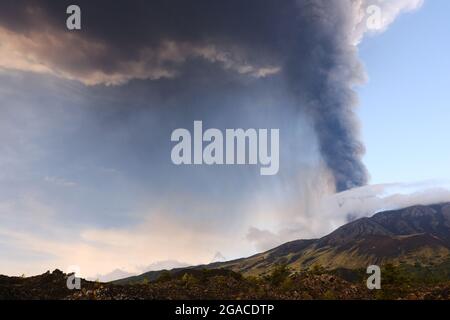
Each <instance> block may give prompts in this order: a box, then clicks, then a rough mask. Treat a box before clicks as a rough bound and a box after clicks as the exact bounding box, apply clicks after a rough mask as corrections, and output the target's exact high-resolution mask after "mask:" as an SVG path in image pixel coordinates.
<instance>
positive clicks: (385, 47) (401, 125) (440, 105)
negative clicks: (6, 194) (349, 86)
mask: <svg viewBox="0 0 450 320" xmlns="http://www.w3.org/2000/svg"><path fill="white" fill-rule="evenodd" d="M448 12H450V3H448V1H444V0H437V1H426V2H425V3H424V5H423V7H422V8H421V9H420V10H418V11H415V12H414V13H411V14H407V15H403V16H401V17H399V18H398V20H397V21H396V22H395V23H394V24H393V25H392V26H391V27H390V28H389V31H388V32H385V33H383V34H382V35H377V36H373V37H367V38H366V39H364V41H363V43H362V44H361V45H360V57H361V59H362V61H363V63H364V66H365V68H366V73H367V74H368V78H369V81H368V82H367V84H366V85H364V86H363V87H361V88H359V90H358V92H359V97H360V102H361V104H360V108H359V114H360V117H361V122H362V123H363V126H362V135H363V140H364V143H365V145H366V150H367V153H366V156H365V158H364V162H365V164H366V165H367V167H368V169H369V172H370V175H371V178H372V179H371V183H374V184H377V183H394V182H415V181H422V180H450V167H449V166H448V163H450V150H449V148H446V145H447V144H448V140H449V129H448V120H449V119H450V90H449V86H450V83H449V81H450V80H449V74H450V61H449V59H447V58H446V57H447V55H448V52H449V51H450V43H449V41H445V39H446V38H448V30H450V21H449V20H448V19H447V18H446V16H447V13H448ZM419 150H420V151H419ZM405 159H406V160H405Z"/></svg>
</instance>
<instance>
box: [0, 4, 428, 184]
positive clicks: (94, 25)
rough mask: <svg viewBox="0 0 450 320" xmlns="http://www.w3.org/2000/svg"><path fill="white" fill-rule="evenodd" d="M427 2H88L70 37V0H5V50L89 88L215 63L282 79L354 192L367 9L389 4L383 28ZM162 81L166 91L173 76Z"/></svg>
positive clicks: (17, 61) (10, 59) (330, 163)
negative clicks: (65, 19)
mask: <svg viewBox="0 0 450 320" xmlns="http://www.w3.org/2000/svg"><path fill="white" fill-rule="evenodd" d="M421 3H422V1H421V0H391V1H375V0H342V1H325V0H314V1H313V0H286V1H278V0H247V1H241V0H226V1H225V0H224V1H210V0H197V1H185V0H168V1H121V0H119V1H114V3H112V2H111V1H104V0H97V1H86V0H80V1H78V5H79V6H80V7H81V8H82V9H83V12H85V13H89V14H86V15H85V19H84V20H83V21H84V23H85V24H86V28H85V29H83V32H80V33H73V34H70V36H68V34H67V32H66V31H65V30H62V28H61V25H60V22H61V19H60V18H59V17H60V15H61V12H63V13H64V12H65V8H66V7H67V6H68V5H69V4H71V3H70V1H65V0H63V1H49V0H43V1H34V0H17V1H15V2H14V6H11V5H8V4H7V3H6V2H5V3H4V2H2V3H1V4H0V21H2V25H0V42H1V43H8V47H7V48H6V49H4V50H7V52H2V50H3V49H2V48H1V47H0V55H1V56H2V57H3V56H4V57H7V59H2V60H0V68H10V69H19V70H24V71H33V72H41V73H51V74H53V75H56V76H59V77H64V78H67V79H71V80H78V81H81V82H83V83H84V84H86V85H88V86H90V85H99V84H104V85H123V84H125V83H127V82H129V81H131V80H134V79H140V80H152V81H158V80H161V79H164V80H165V79H173V78H177V77H178V76H180V75H184V76H186V73H187V72H189V71H188V70H193V68H197V69H198V68H202V66H203V67H204V66H205V65H206V64H208V63H209V64H214V65H220V66H221V67H222V68H223V69H224V70H225V71H227V72H229V73H234V74H236V75H237V76H239V77H243V78H248V79H256V80H257V79H260V78H270V77H276V76H278V77H280V79H281V80H280V81H286V83H287V85H288V86H289V88H290V90H291V92H292V93H293V95H294V96H295V98H296V99H297V100H298V110H299V115H307V116H308V117H309V118H310V120H311V122H312V124H313V127H314V129H315V131H316V134H317V138H318V143H319V151H320V153H321V156H322V159H323V162H324V164H325V165H326V166H327V168H328V169H329V171H330V173H331V174H332V176H333V177H334V181H335V189H336V191H344V190H347V189H350V188H353V187H357V186H362V185H364V184H366V183H367V181H368V173H367V170H366V168H365V167H364V165H363V163H362V160H361V159H362V156H363V155H364V146H363V145H362V143H361V142H360V140H359V130H358V125H359V124H358V119H357V118H356V115H355V113H354V108H355V106H356V104H357V97H356V94H355V92H354V91H353V87H354V86H355V85H356V84H360V83H362V82H363V81H364V71H363V68H362V67H361V65H360V63H359V60H358V58H357V43H358V42H359V41H361V39H362V38H363V36H364V34H365V33H366V32H368V31H369V30H367V27H366V18H367V8H368V7H369V6H370V5H378V6H379V8H380V10H381V11H380V12H381V13H382V14H383V16H382V19H381V20H380V25H379V26H378V29H379V30H381V31H382V30H384V29H385V28H386V27H387V25H388V24H389V23H391V22H392V21H393V20H394V19H395V17H396V16H397V15H398V14H399V13H401V12H402V11H405V10H410V9H414V8H416V7H417V6H419V5H420V4H421ZM119 12H120V15H119ZM54 43H58V46H57V47H55V46H54V45H52V44H54ZM198 61H202V63H203V64H199V63H198ZM167 83H169V82H167ZM169 85H170V84H169ZM160 87H161V88H162V89H161V91H164V88H163V87H164V82H163V83H161V85H160ZM279 107H280V108H282V106H279Z"/></svg>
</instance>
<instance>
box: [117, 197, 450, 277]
mask: <svg viewBox="0 0 450 320" xmlns="http://www.w3.org/2000/svg"><path fill="white" fill-rule="evenodd" d="M449 257H450V203H441V204H435V205H427V206H425V205H416V206H412V207H408V208H403V209H398V210H388V211H383V212H378V213H376V214H374V215H373V216H372V217H365V218H360V219H357V220H354V221H352V222H349V223H347V224H345V225H343V226H341V227H339V228H337V229H336V230H335V231H333V232H331V233H330V234H328V235H325V236H324V237H321V238H318V239H304V240H294V241H290V242H287V243H284V244H282V245H280V246H277V247H275V248H273V249H270V250H268V251H265V252H262V253H258V254H255V255H252V256H250V257H246V258H240V259H236V260H231V261H226V262H216V263H211V264H207V265H199V266H192V267H188V268H178V269H173V270H171V271H170V272H171V273H180V272H183V271H186V270H196V269H228V270H232V271H235V272H239V273H241V274H243V275H246V276H262V275H267V274H268V273H270V272H271V270H272V269H273V268H274V267H275V266H277V265H281V264H282V265H286V266H288V267H289V268H291V269H292V270H295V271H302V270H308V269H311V268H314V267H320V268H325V269H328V270H332V269H340V268H343V269H361V268H367V266H369V265H371V264H378V265H383V264H388V263H391V264H410V265H414V264H417V263H419V264H421V265H430V264H431V265H433V264H439V263H442V262H444V261H445V260H446V259H448V258H449ZM162 271H163V270H161V271H153V272H148V273H144V274H142V275H139V276H134V277H130V278H125V279H120V280H117V281H114V282H113V283H115V284H127V283H132V282H138V281H141V280H143V279H148V280H149V281H152V280H156V279H157V278H158V277H159V276H160V274H161V272H162Z"/></svg>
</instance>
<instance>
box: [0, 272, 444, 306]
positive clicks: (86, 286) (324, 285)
mask: <svg viewBox="0 0 450 320" xmlns="http://www.w3.org/2000/svg"><path fill="white" fill-rule="evenodd" d="M67 278H68V275H66V274H64V273H62V272H61V271H59V270H55V271H53V272H51V273H50V272H47V273H45V274H42V275H39V276H35V277H29V278H23V277H5V276H0V300H5V299H6V300H130V299H132V300H142V299H170V300H174V299H187V300H190V299H240V300H258V299H289V300H298V299H301V300H311V299H327V300H330V299H332V300H335V299H337V300H342V299H344V300H349V299H351V300H354V299H356V300H361V299H363V300H367V299H407V300H419V299H425V300H448V299H450V281H449V282H445V283H440V284H433V285H417V284H414V285H413V284H406V285H399V284H396V283H395V282H393V283H390V284H386V285H385V286H383V288H382V290H375V291H370V290H368V289H367V288H366V286H365V285H364V283H363V282H361V281H356V282H349V281H346V280H344V279H342V278H341V277H339V276H337V275H335V274H329V273H322V272H321V271H320V270H319V271H317V270H316V271H314V272H308V273H302V274H296V273H290V272H289V271H288V270H287V269H285V268H284V267H280V268H278V269H277V270H275V271H274V273H273V274H272V275H271V277H267V278H261V279H257V278H244V277H242V276H241V275H239V274H237V273H234V272H232V271H225V270H202V271H195V272H193V273H191V272H189V273H185V274H183V275H181V274H180V275H178V276H169V275H168V274H163V275H162V276H161V278H160V279H158V280H157V281H154V282H146V281H144V282H143V283H139V284H129V285H115V284H111V283H99V282H90V281H84V280H82V283H81V290H76V289H75V290H69V289H67V286H66V282H67Z"/></svg>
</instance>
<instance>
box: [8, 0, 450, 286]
mask: <svg viewBox="0 0 450 320" xmlns="http://www.w3.org/2000/svg"><path fill="white" fill-rule="evenodd" d="M68 4H69V2H67V1H59V2H54V1H34V0H18V1H15V2H14V3H12V2H8V3H1V4H0V115H1V116H0V154H1V158H0V219H1V224H0V273H3V274H11V275H12V274H18V275H20V274H23V273H25V274H37V273H42V272H45V271H46V270H49V269H54V268H60V269H62V270H63V271H67V269H68V268H69V267H70V266H79V267H80V269H81V274H82V275H83V276H88V277H102V275H105V274H108V273H110V272H111V271H114V270H115V271H114V272H113V274H114V275H115V276H116V277H119V276H120V275H125V274H128V273H139V272H143V271H148V270H149V269H158V268H161V267H162V266H163V267H164V268H167V267H168V266H179V265H186V264H199V263H208V262H211V260H212V259H214V257H215V256H223V257H225V258H228V259H232V258H238V257H242V256H246V255H250V254H253V253H255V252H258V251H262V250H266V249H270V248H271V247H273V246H275V245H278V244H281V243H283V242H285V241H289V240H294V239H299V238H310V237H319V236H322V235H324V234H326V233H327V232H330V231H332V230H333V229H334V228H336V227H338V226H340V225H342V224H344V223H346V222H348V221H349V220H351V219H354V218H357V217H362V216H367V215H371V214H373V213H374V212H377V211H379V210H382V209H393V208H398V207H400V206H406V205H414V204H427V203H433V202H440V201H448V200H450V195H449V191H448V187H449V184H448V183H447V180H450V172H449V169H448V167H447V166H445V165H444V164H445V163H448V160H449V158H450V151H449V150H448V148H446V140H447V138H448V137H449V135H448V129H447V128H446V126H445V125H446V122H447V121H446V120H447V119H448V115H449V114H448V113H449V112H450V111H449V110H448V108H446V104H447V103H448V101H449V99H448V96H447V95H449V94H450V93H448V90H447V88H448V85H449V84H450V83H449V79H448V77H447V75H448V71H449V64H448V59H446V57H445V56H444V55H446V53H447V52H448V50H446V49H448V46H449V44H448V42H446V41H443V39H445V33H446V30H449V28H448V27H449V26H448V24H450V22H448V19H446V18H445V12H446V10H447V8H449V4H448V3H447V2H446V1H443V0H439V1H438V0H435V1H425V2H424V4H423V5H422V1H420V0H396V1H384V2H377V1H372V0H367V1H366V0H362V1H360V0H358V1H356V0H346V1H340V2H335V3H333V4H330V2H328V1H325V0H324V1H309V0H301V1H286V2H284V3H283V5H280V4H279V3H278V2H277V3H275V2H273V1H270V0H268V1H260V0H249V1H248V2H246V4H242V2H241V1H237V0H236V1H234V0H233V1H232V0H230V1H227V2H221V1H216V2H210V1H206V0H205V1H197V2H196V5H191V4H186V2H185V1H177V0H172V1H170V5H167V4H166V2H158V1H152V2H145V1H138V0H136V1H131V2H126V1H123V2H122V1H117V2H114V4H112V3H111V2H108V1H103V0H97V1H78V4H79V5H80V7H81V9H82V29H81V30H79V31H68V30H67V29H66V28H65V19H66V17H67V15H66V14H65V9H66V7H67V5H68ZM70 4H71V3H70ZM374 4H378V5H379V6H380V8H381V9H382V10H381V13H382V19H381V20H380V21H379V24H378V25H377V27H376V30H374V29H373V28H369V25H368V24H367V11H366V10H367V8H369V7H370V6H371V5H374ZM105 6H108V10H104V8H105ZM124 8H126V10H125V9H124ZM406 11H413V12H407V13H406ZM204 12H208V14H204ZM195 120H202V121H203V123H204V126H205V128H206V127H208V128H219V129H221V130H225V129H227V128H269V129H270V128H279V129H280V170H279V172H278V174H277V175H274V176H261V175H260V172H259V167H257V166H245V165H240V166H175V165H174V164H173V163H172V161H171V158H170V155H171V149H172V147H173V145H174V144H173V143H172V142H171V140H170V137H171V133H172V132H173V130H175V129H177V128H187V129H188V130H192V129H193V122H194V121H195Z"/></svg>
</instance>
